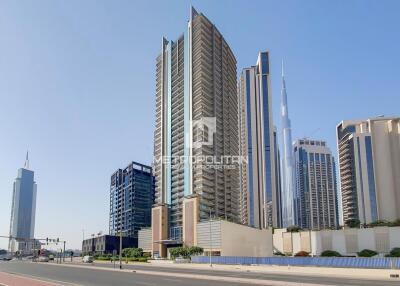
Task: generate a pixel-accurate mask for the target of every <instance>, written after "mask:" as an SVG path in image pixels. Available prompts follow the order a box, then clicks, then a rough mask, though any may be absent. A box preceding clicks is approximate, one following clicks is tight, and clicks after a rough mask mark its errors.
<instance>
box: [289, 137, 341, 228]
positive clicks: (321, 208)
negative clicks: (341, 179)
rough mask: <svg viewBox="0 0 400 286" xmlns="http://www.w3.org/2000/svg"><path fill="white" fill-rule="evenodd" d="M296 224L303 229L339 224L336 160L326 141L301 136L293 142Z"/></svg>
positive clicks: (329, 226)
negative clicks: (301, 137)
mask: <svg viewBox="0 0 400 286" xmlns="http://www.w3.org/2000/svg"><path fill="white" fill-rule="evenodd" d="M294 161H295V172H296V173H295V174H296V176H295V177H296V191H295V194H294V205H295V208H294V209H295V210H296V214H295V218H296V221H295V224H296V225H298V226H300V227H301V228H303V229H312V230H321V229H335V228H337V227H338V225H339V224H338V217H339V216H338V205H337V184H336V167H335V160H334V157H333V156H332V153H331V150H330V149H329V148H328V147H327V146H326V142H325V141H319V140H309V139H300V140H297V141H296V142H295V144H294Z"/></svg>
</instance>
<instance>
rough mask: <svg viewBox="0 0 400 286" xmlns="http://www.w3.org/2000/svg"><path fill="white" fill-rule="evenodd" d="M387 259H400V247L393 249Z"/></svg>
mask: <svg viewBox="0 0 400 286" xmlns="http://www.w3.org/2000/svg"><path fill="white" fill-rule="evenodd" d="M386 257H400V247H395V248H393V249H392V250H391V251H390V253H389V254H388V255H386Z"/></svg>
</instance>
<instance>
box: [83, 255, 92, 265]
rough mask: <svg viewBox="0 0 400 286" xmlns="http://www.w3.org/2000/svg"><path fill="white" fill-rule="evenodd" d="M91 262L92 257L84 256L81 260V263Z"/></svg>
mask: <svg viewBox="0 0 400 286" xmlns="http://www.w3.org/2000/svg"><path fill="white" fill-rule="evenodd" d="M93 261H94V258H93V256H89V255H85V256H84V257H83V258H82V262H83V263H92V262H93Z"/></svg>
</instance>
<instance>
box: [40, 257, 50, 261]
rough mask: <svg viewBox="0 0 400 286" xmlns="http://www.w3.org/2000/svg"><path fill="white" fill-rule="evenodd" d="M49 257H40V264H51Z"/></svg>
mask: <svg viewBox="0 0 400 286" xmlns="http://www.w3.org/2000/svg"><path fill="white" fill-rule="evenodd" d="M49 260H50V259H49V257H48V256H45V255H40V256H39V262H49Z"/></svg>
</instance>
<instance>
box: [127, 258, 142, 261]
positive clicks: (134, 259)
mask: <svg viewBox="0 0 400 286" xmlns="http://www.w3.org/2000/svg"><path fill="white" fill-rule="evenodd" d="M127 260H128V261H139V258H137V257H128V258H127Z"/></svg>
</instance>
